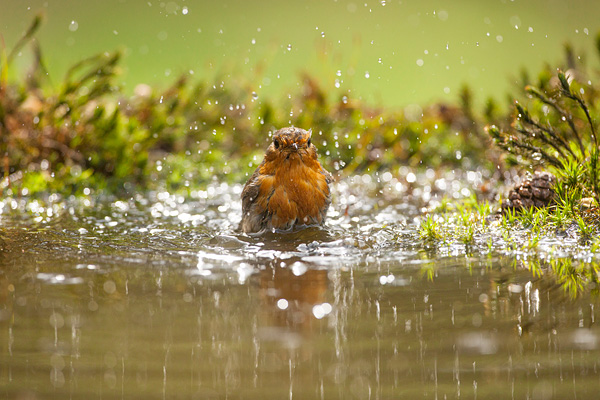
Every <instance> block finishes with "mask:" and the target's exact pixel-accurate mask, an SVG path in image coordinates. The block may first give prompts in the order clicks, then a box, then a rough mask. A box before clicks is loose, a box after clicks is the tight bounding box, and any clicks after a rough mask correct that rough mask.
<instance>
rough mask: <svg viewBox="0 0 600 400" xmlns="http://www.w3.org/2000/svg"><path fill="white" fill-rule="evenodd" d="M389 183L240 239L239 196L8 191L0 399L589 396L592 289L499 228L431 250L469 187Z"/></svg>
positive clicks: (593, 374) (365, 184) (0, 256)
mask: <svg viewBox="0 0 600 400" xmlns="http://www.w3.org/2000/svg"><path fill="white" fill-rule="evenodd" d="M388 178H389V176H388V177H384V179H383V180H387V181H388V182H377V180H378V179H376V178H373V177H371V176H362V177H361V176H358V177H355V178H348V179H347V180H346V181H345V182H344V181H342V182H339V183H337V184H336V186H335V187H334V202H333V207H332V208H331V209H330V212H329V218H328V221H327V223H326V225H325V226H324V227H323V228H308V229H305V230H301V231H298V232H293V233H288V234H275V233H273V234H266V235H258V236H248V235H244V234H241V233H239V232H237V231H236V228H237V224H238V223H239V221H240V218H241V204H240V201H239V196H240V193H241V186H240V185H225V184H213V185H211V186H209V187H208V188H207V190H206V191H198V192H192V193H190V195H189V196H186V197H181V196H175V195H171V194H169V193H166V192H160V193H149V194H147V195H137V196H134V197H132V198H131V199H130V200H129V201H119V200H115V199H109V198H106V199H96V198H95V197H94V196H93V195H90V196H88V197H85V198H82V199H67V200H63V199H58V198H57V197H56V196H50V198H48V199H46V201H44V202H41V201H35V200H32V199H26V198H16V197H15V198H13V199H5V200H3V201H2V202H0V204H1V208H0V211H1V213H0V235H1V236H0V249H1V252H0V388H1V390H0V397H1V398H7V399H16V398H17V399H19V398H27V399H30V398H31V399H33V398H82V397H86V396H87V397H89V398H144V399H147V398H198V399H264V398H278V399H283V398H286V399H353V398H356V399H391V398H406V399H414V398H425V399H457V398H468V399H475V398H477V399H498V398H503V399H510V398H514V399H523V398H529V399H551V398H560V399H575V398H580V399H585V398H594V397H595V396H597V395H598V393H599V389H600V371H599V368H600V365H599V364H600V361H599V360H600V358H599V355H600V352H599V345H600V343H599V340H598V338H599V334H600V329H599V328H598V326H597V325H596V323H595V320H596V309H597V305H598V297H596V296H595V295H592V294H590V292H592V291H593V290H588V289H589V288H585V290H581V291H580V292H578V293H576V295H575V296H571V295H569V294H568V292H567V291H565V290H564V289H563V285H561V282H560V279H558V278H557V277H556V276H555V275H552V274H550V273H541V272H540V271H539V270H538V271H537V272H536V271H535V270H534V269H532V268H526V266H527V257H526V256H520V255H518V254H509V253H508V252H507V251H505V250H503V249H504V247H502V246H501V245H497V244H496V243H494V244H493V246H492V248H491V249H489V248H488V246H487V244H486V243H487V241H488V240H489V237H484V238H480V237H478V238H477V240H476V241H475V244H474V245H472V246H468V245H465V244H461V243H449V244H448V245H440V244H434V245H432V244H431V243H429V242H427V241H426V240H424V239H421V237H420V235H419V222H418V221H419V220H418V218H417V216H419V215H421V212H422V207H424V206H426V205H427V202H428V200H430V199H436V198H439V196H441V195H442V194H443V193H441V192H440V190H438V189H439V188H440V187H447V188H448V190H450V188H451V189H452V190H453V191H454V192H456V193H462V192H464V190H463V189H465V188H468V186H469V182H468V181H467V180H466V179H462V178H460V177H456V176H452V175H449V176H446V177H442V178H440V177H435V178H432V180H431V182H434V183H435V184H431V185H430V184H426V185H424V186H421V187H417V188H412V189H411V188H408V187H407V186H406V185H404V184H403V183H401V182H398V181H396V180H395V179H391V180H390V179H388ZM421 178H422V177H419V180H420V179H421ZM423 179H425V178H423ZM442 183H443V184H442ZM436 184H437V185H436ZM436 187H437V188H438V189H436ZM491 218H494V217H493V216H492V217H491ZM490 237H492V238H493V239H494V241H496V237H495V236H490ZM498 240H499V239H498ZM532 271H533V272H532ZM563 283H564V282H563Z"/></svg>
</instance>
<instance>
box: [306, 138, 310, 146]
mask: <svg viewBox="0 0 600 400" xmlns="http://www.w3.org/2000/svg"><path fill="white" fill-rule="evenodd" d="M307 145H308V147H310V138H308V142H307Z"/></svg>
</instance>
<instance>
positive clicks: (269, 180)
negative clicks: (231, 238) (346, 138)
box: [240, 126, 333, 233]
mask: <svg viewBox="0 0 600 400" xmlns="http://www.w3.org/2000/svg"><path fill="white" fill-rule="evenodd" d="M311 135H312V130H308V131H306V130H304V129H300V128H296V127H293V126H292V127H286V128H282V129H279V130H278V131H276V132H275V133H274V134H273V140H272V141H271V143H270V144H269V147H268V148H267V151H266V153H265V157H264V159H263V160H262V162H261V164H260V165H259V166H258V167H257V168H256V170H255V171H254V173H253V174H252V176H251V177H250V179H248V181H247V182H246V185H244V189H243V190H242V196H241V197H242V221H241V223H240V230H241V231H242V232H244V233H259V232H264V231H287V230H292V229H293V228H296V227H303V226H308V225H322V224H323V222H324V221H325V216H326V214H327V209H328V208H329V205H330V204H331V191H330V187H329V185H330V183H331V182H332V181H333V176H332V175H331V173H329V172H328V171H327V170H326V169H325V168H323V166H322V165H321V163H320V162H319V159H318V154H317V148H316V147H315V145H314V144H313V143H312V141H311Z"/></svg>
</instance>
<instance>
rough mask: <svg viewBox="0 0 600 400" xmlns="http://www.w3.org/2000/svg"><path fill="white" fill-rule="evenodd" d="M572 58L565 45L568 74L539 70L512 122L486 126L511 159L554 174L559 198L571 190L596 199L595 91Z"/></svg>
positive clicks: (599, 190)
mask: <svg viewBox="0 0 600 400" xmlns="http://www.w3.org/2000/svg"><path fill="white" fill-rule="evenodd" d="M599 52H600V49H599ZM574 59H575V57H574V56H573V54H572V50H571V48H570V47H567V64H566V66H567V68H568V70H567V72H563V71H562V70H561V69H558V70H557V72H552V71H551V70H550V68H549V67H547V68H546V69H544V70H543V71H542V72H541V73H540V74H539V79H538V83H537V84H528V85H526V86H525V90H524V91H525V94H526V96H527V98H528V100H527V102H526V103H527V104H525V102H520V101H518V100H517V101H515V113H516V114H515V116H514V119H513V121H512V124H511V126H510V127H505V128H500V127H497V126H495V125H492V126H488V127H487V128H486V130H487V131H488V133H489V134H490V135H491V136H492V137H493V138H494V139H495V141H496V143H497V145H498V146H499V147H500V148H502V149H503V150H504V151H506V152H507V153H508V154H510V155H512V156H513V157H514V160H516V161H518V162H520V163H522V164H526V165H531V166H534V167H540V166H541V167H545V168H548V169H549V170H550V171H551V172H554V173H555V175H557V178H558V179H557V187H556V190H557V192H558V194H559V196H563V198H564V197H565V196H569V197H572V195H571V194H568V193H567V192H573V193H574V194H575V200H579V199H581V198H583V197H595V198H596V200H598V199H599V198H600V175H599V173H600V166H599V165H598V157H599V154H598V152H599V147H598V138H597V130H598V128H597V123H596V121H597V120H598V116H599V115H598V105H599V104H600V91H599V90H598V87H597V86H596V85H594V84H593V83H592V81H591V79H590V78H589V77H588V74H587V73H586V72H585V68H584V67H583V65H581V64H577V63H575V61H573V60H574Z"/></svg>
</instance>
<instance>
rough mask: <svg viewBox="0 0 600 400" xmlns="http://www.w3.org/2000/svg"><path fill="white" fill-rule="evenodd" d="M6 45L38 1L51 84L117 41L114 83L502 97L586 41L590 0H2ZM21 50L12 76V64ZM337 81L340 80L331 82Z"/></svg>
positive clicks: (383, 98) (592, 23)
mask: <svg viewBox="0 0 600 400" xmlns="http://www.w3.org/2000/svg"><path fill="white" fill-rule="evenodd" d="M2 3H3V4H2V7H1V11H0V32H1V33H2V35H3V37H4V41H5V46H6V47H7V48H8V49H10V48H11V47H12V46H13V45H14V44H15V42H16V40H17V39H18V38H19V37H20V35H22V33H23V32H24V30H25V29H26V28H27V26H28V25H29V24H30V22H31V20H32V19H33V17H34V15H35V14H36V13H37V12H39V11H40V10H41V11H43V12H44V13H45V23H44V25H43V27H42V29H41V32H40V34H39V35H38V38H39V40H40V42H41V45H42V50H43V51H44V55H45V59H46V63H47V67H48V70H49V71H50V75H51V78H53V81H54V82H60V80H61V78H62V76H63V74H64V72H65V71H66V69H67V68H68V66H70V65H72V64H73V63H75V62H77V61H79V60H81V59H82V58H84V57H87V56H90V55H93V54H95V53H97V52H101V51H110V50H114V49H117V48H121V49H123V50H124V51H125V54H126V58H125V60H124V62H123V63H122V66H123V73H122V83H123V85H124V87H125V90H126V91H132V90H133V88H134V87H135V85H136V84H138V83H147V84H150V85H159V87H160V86H161V85H162V86H166V85H167V83H169V82H172V81H173V79H175V77H176V76H177V75H179V74H181V73H184V72H188V71H193V73H194V76H196V77H198V78H203V79H211V78H214V77H216V76H218V77H219V78H220V79H222V80H223V81H224V84H225V85H227V84H228V81H231V83H232V84H233V82H236V80H234V79H232V77H236V78H239V77H240V76H241V77H244V78H245V79H247V81H248V82H249V84H250V85H251V87H252V88H253V89H254V90H255V91H256V93H257V94H258V95H259V96H263V95H269V96H272V95H275V96H276V98H280V97H281V96H286V95H287V94H288V93H293V92H294V91H295V90H296V87H297V85H298V84H299V82H300V80H301V79H300V74H299V72H303V71H304V72H308V73H310V74H311V75H313V76H315V77H317V79H319V80H320V81H321V83H323V84H324V85H325V87H331V88H332V90H334V91H335V90H339V91H340V92H342V91H344V92H347V91H351V95H352V97H359V98H362V99H363V100H365V101H367V102H369V103H371V104H374V105H386V106H393V105H406V104H411V103H426V102H431V101H437V100H444V99H453V98H456V96H457V95H458V90H459V88H460V87H461V85H463V84H464V83H469V84H470V85H471V87H472V90H473V92H474V95H475V99H476V101H478V102H480V101H483V100H484V98H485V97H487V96H494V97H496V98H503V96H504V95H505V94H506V93H508V92H509V91H510V90H511V89H513V88H512V87H511V81H514V80H515V77H516V76H517V75H518V73H519V70H520V68H522V67H525V68H526V69H527V70H529V71H532V72H535V71H538V70H539V68H540V67H541V66H542V65H543V64H544V63H545V62H550V63H552V62H554V61H557V60H558V59H559V58H560V57H561V56H562V47H563V45H564V43H565V42H567V41H568V42H571V43H572V44H573V45H574V47H575V49H576V50H587V53H588V54H592V53H591V52H590V51H589V49H590V48H591V47H592V46H593V37H594V35H595V34H596V32H597V30H598V29H599V28H600V23H599V20H598V15H600V2H598V1H582V0H575V1H564V0H562V1H559V0H550V1H548V0H527V1H522V0H521V1H509V0H494V1H476V0H461V1H452V2H450V1H440V0H437V1H431V0H427V1H406V0H405V1H398V0H391V1H383V0H378V1H365V0H361V1H344V0H339V1H334V0H326V1H323V0H309V1H295V2H291V1H274V0H266V1H255V2H252V1H241V0H223V1H155V0H149V1H133V0H106V1H101V2H100V1H89V2H88V1H66V0H50V1H48V0H31V1H21V0H18V1H17V0H4V1H3V2H2ZM30 57H31V55H30V54H29V52H26V51H24V52H23V54H22V55H21V56H20V57H18V59H17V60H16V66H17V68H13V69H12V74H13V75H14V74H18V73H22V72H23V70H24V69H25V68H26V67H27V66H28V65H29V61H30ZM336 80H337V85H339V89H335V88H336Z"/></svg>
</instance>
